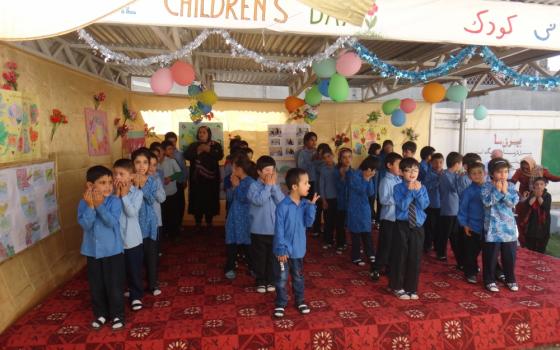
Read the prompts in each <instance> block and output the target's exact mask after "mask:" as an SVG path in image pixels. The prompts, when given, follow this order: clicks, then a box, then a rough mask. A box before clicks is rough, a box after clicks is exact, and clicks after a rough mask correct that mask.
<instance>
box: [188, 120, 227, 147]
mask: <svg viewBox="0 0 560 350" xmlns="http://www.w3.org/2000/svg"><path fill="white" fill-rule="evenodd" d="M201 126H207V127H209V128H210V131H212V140H213V141H215V142H218V143H219V144H220V145H222V147H224V125H223V124H222V123H198V124H195V123H183V122H182V123H179V149H180V150H183V151H184V150H186V149H187V147H189V145H190V144H191V143H193V142H195V141H196V133H197V132H198V128H200V127H201Z"/></svg>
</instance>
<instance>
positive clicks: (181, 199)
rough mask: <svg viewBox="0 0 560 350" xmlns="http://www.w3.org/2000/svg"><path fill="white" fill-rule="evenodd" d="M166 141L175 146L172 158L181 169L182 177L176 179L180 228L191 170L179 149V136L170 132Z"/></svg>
mask: <svg viewBox="0 0 560 350" xmlns="http://www.w3.org/2000/svg"><path fill="white" fill-rule="evenodd" d="M164 140H165V141H168V142H170V143H171V144H172V145H173V155H172V156H171V158H173V159H175V161H176V162H177V165H179V169H181V175H180V176H177V178H176V181H177V183H176V185H177V205H178V208H177V210H176V215H177V217H176V220H177V221H178V223H179V227H181V225H182V222H183V215H184V213H185V188H186V187H187V181H188V180H187V179H188V178H189V169H188V167H187V162H186V161H185V157H184V156H183V152H182V151H181V150H180V149H179V148H178V147H177V141H178V138H177V134H176V133H174V132H173V131H170V132H168V133H166V134H165V138H164Z"/></svg>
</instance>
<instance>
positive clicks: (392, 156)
mask: <svg viewBox="0 0 560 350" xmlns="http://www.w3.org/2000/svg"><path fill="white" fill-rule="evenodd" d="M401 160H402V157H401V155H400V154H398V153H394V152H393V153H389V154H388V155H387V156H386V157H385V167H386V168H387V174H386V175H385V177H384V178H383V180H381V183H380V184H379V202H380V203H381V215H380V218H381V225H380V229H379V241H378V245H377V246H378V247H379V248H378V250H377V258H376V259H375V263H374V264H373V265H372V271H371V274H370V275H371V278H372V279H373V280H374V281H377V280H379V276H380V274H381V272H382V270H383V269H385V268H387V267H388V264H389V262H390V261H391V249H392V241H393V237H394V236H395V234H396V233H395V229H396V224H395V221H396V217H395V200H394V198H393V188H394V187H395V185H397V184H399V183H401V178H400V176H399V175H400V173H401V171H400V168H399V165H400V163H401Z"/></svg>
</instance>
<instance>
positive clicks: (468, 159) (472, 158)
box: [457, 153, 482, 231]
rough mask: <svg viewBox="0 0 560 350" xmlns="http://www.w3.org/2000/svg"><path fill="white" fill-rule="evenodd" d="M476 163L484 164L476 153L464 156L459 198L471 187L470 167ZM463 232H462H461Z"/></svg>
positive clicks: (458, 185)
mask: <svg viewBox="0 0 560 350" xmlns="http://www.w3.org/2000/svg"><path fill="white" fill-rule="evenodd" d="M475 162H482V158H480V156H479V155H478V154H476V153H467V154H465V155H464V156H463V171H462V172H461V173H460V174H459V182H458V184H457V189H458V192H459V198H460V197H461V194H462V193H463V191H464V190H466V189H467V187H469V186H470V185H471V182H472V181H471V179H470V176H469V166H470V165H471V164H472V163H475ZM459 231H462V230H459Z"/></svg>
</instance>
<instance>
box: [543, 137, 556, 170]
mask: <svg viewBox="0 0 560 350" xmlns="http://www.w3.org/2000/svg"><path fill="white" fill-rule="evenodd" d="M559 150H560V130H543V142H542V161H541V164H542V166H544V167H545V168H547V169H548V170H550V172H551V173H553V174H560V156H559V155H558V151H559Z"/></svg>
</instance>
